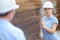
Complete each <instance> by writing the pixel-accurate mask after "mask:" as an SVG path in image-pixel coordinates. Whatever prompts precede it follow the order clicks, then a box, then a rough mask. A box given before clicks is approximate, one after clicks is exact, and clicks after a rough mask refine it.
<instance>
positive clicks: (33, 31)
mask: <svg viewBox="0 0 60 40" xmlns="http://www.w3.org/2000/svg"><path fill="white" fill-rule="evenodd" d="M17 3H18V4H19V5H20V8H19V9H18V10H17V12H16V15H15V17H14V19H13V21H12V23H13V24H14V25H16V26H18V27H19V28H21V29H22V30H23V31H24V33H25V36H26V38H27V40H41V36H40V24H39V21H40V19H41V15H40V13H39V9H40V6H41V5H40V3H41V2H40V0H17Z"/></svg>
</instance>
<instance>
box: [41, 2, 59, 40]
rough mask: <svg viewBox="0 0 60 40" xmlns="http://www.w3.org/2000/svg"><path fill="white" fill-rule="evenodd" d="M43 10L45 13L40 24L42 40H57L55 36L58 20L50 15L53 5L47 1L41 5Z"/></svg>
mask: <svg viewBox="0 0 60 40" xmlns="http://www.w3.org/2000/svg"><path fill="white" fill-rule="evenodd" d="M43 9H44V12H45V16H44V17H43V18H42V21H41V22H40V24H41V28H42V32H43V39H44V40H58V36H57V34H56V32H55V31H56V28H57V25H58V19H57V18H56V17H55V16H54V15H53V14H52V13H53V3H52V2H50V1H47V2H45V3H44V5H43Z"/></svg>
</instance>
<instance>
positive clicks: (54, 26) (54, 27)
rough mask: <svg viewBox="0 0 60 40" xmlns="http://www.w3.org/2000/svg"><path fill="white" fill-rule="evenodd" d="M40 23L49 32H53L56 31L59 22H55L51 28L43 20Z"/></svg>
mask: <svg viewBox="0 0 60 40" xmlns="http://www.w3.org/2000/svg"><path fill="white" fill-rule="evenodd" d="M40 23H41V25H42V27H43V28H44V29H45V30H46V31H47V32H49V33H51V34H53V33H55V31H56V28H57V24H56V23H53V25H52V28H51V29H50V28H48V27H46V26H45V24H44V23H43V21H41V22H40Z"/></svg>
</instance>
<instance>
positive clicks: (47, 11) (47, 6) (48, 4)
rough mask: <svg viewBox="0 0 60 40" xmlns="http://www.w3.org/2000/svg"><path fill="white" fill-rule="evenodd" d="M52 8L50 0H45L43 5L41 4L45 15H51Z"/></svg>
mask: <svg viewBox="0 0 60 40" xmlns="http://www.w3.org/2000/svg"><path fill="white" fill-rule="evenodd" d="M53 8H54V7H53V3H52V2H50V1H47V2H45V3H44V5H43V9H44V12H45V15H46V16H50V15H52V13H53Z"/></svg>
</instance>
